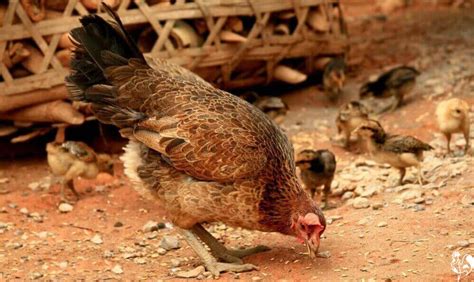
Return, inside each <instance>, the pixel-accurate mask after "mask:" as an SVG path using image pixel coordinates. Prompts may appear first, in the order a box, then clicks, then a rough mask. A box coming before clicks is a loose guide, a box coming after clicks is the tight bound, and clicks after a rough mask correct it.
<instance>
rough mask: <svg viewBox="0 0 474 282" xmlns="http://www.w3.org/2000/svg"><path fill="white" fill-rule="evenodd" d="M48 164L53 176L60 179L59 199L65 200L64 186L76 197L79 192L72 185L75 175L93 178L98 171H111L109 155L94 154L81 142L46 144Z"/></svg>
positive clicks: (111, 163) (111, 161)
mask: <svg viewBox="0 0 474 282" xmlns="http://www.w3.org/2000/svg"><path fill="white" fill-rule="evenodd" d="M46 152H47V153H48V165H49V167H50V168H51V171H52V173H53V174H54V175H55V176H60V177H61V178H62V179H61V199H62V200H66V198H65V195H64V188H65V187H66V186H67V187H68V188H69V189H70V190H71V191H72V192H73V193H74V196H75V197H76V199H78V198H79V194H78V193H77V191H76V189H75V188H74V185H73V180H74V178H76V177H84V178H88V179H92V178H95V177H96V176H97V174H98V173H99V172H108V173H112V170H113V160H112V158H111V157H110V156H109V155H106V154H96V153H95V152H94V150H93V149H92V148H90V147H89V146H87V145H86V144H85V143H83V142H78V141H67V142H64V143H62V144H58V143H55V142H51V143H48V144H47V145H46Z"/></svg>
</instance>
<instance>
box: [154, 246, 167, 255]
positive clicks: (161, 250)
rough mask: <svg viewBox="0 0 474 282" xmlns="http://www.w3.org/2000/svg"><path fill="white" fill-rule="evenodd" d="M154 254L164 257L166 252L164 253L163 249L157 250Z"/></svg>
mask: <svg viewBox="0 0 474 282" xmlns="http://www.w3.org/2000/svg"><path fill="white" fill-rule="evenodd" d="M156 252H157V253H158V254H159V255H164V254H166V252H167V251H166V250H165V249H163V248H158V249H157V250H156Z"/></svg>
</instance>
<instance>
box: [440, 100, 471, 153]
mask: <svg viewBox="0 0 474 282" xmlns="http://www.w3.org/2000/svg"><path fill="white" fill-rule="evenodd" d="M436 119H437V121H438V127H439V130H440V131H441V132H442V133H443V134H444V136H446V140H447V149H448V154H449V153H451V148H450V143H451V135H452V134H453V133H462V134H463V135H464V139H465V140H466V145H465V147H464V152H465V153H466V154H467V153H468V151H469V149H470V144H469V132H470V121H469V104H468V103H467V102H466V101H464V100H461V99H458V98H452V99H449V100H445V101H442V102H440V103H439V104H438V106H437V107H436Z"/></svg>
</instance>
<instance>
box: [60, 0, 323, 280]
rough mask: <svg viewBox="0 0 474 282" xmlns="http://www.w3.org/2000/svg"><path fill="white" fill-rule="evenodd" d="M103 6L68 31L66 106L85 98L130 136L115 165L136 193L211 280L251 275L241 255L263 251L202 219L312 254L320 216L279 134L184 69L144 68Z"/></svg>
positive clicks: (320, 226)
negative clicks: (176, 231)
mask: <svg viewBox="0 0 474 282" xmlns="http://www.w3.org/2000/svg"><path fill="white" fill-rule="evenodd" d="M104 8H105V10H106V11H107V12H108V13H109V15H110V16H111V17H112V18H113V21H112V22H107V21H105V20H104V19H102V18H101V17H99V16H97V15H90V16H85V17H83V18H82V19H81V24H82V27H80V28H76V29H74V30H73V31H72V32H71V36H72V38H73V39H74V41H75V42H76V44H77V49H76V51H75V55H74V58H73V60H72V64H71V66H72V70H73V72H72V75H70V76H69V77H68V78H67V85H68V87H69V90H70V97H71V98H72V99H73V100H81V101H88V102H91V103H92V108H93V111H94V113H95V115H96V116H97V118H98V119H99V120H100V121H101V122H103V123H109V124H114V125H116V126H118V127H119V128H121V132H122V134H123V135H124V136H126V137H128V138H129V139H130V143H129V144H128V145H127V147H126V148H125V151H126V153H125V154H124V156H123V158H122V159H123V161H124V166H125V173H126V174H127V176H128V177H129V178H130V179H131V180H132V181H133V182H134V183H135V186H136V187H137V190H138V191H140V192H141V193H142V194H144V195H148V196H150V197H151V198H152V199H154V200H158V201H159V202H160V203H161V205H162V206H163V207H164V208H165V209H166V211H167V212H168V215H169V218H170V219H171V221H172V222H173V223H174V224H175V225H177V226H178V227H181V228H182V230H181V231H182V233H183V235H184V238H185V239H186V241H187V242H188V244H189V245H190V246H191V247H192V248H193V249H194V251H195V252H196V253H197V254H198V255H199V256H200V258H201V259H202V260H203V262H204V265H205V266H206V268H207V269H208V270H209V271H210V272H212V273H213V274H214V275H215V276H218V275H219V273H220V272H224V271H234V272H238V271H247V270H251V269H254V266H253V265H250V264H242V260H241V258H242V257H243V256H245V255H248V254H252V253H255V252H258V251H262V250H266V248H264V247H261V246H260V247H257V248H253V249H248V250H229V249H227V248H225V247H224V246H223V245H221V244H220V243H219V242H218V241H217V240H216V239H215V238H214V237H212V235H211V234H210V233H208V232H207V231H206V230H205V229H204V228H203V227H202V226H201V223H204V222H214V221H220V222H224V223H226V224H229V225H232V226H239V227H243V228H247V229H256V230H261V231H268V232H280V233H283V234H286V235H292V236H296V237H297V238H299V239H300V240H302V241H304V242H306V243H307V245H308V248H309V250H310V254H313V255H314V253H315V252H316V251H317V249H318V246H319V241H320V236H321V234H322V233H323V232H324V229H325V226H326V223H325V219H324V216H323V214H322V212H321V210H320V209H319V208H318V207H317V206H316V205H315V203H314V202H313V201H312V199H311V198H310V196H309V195H308V194H307V193H305V191H304V190H303V189H302V188H301V187H300V185H299V184H298V181H297V177H296V172H295V163H294V156H293V149H292V146H291V144H290V142H289V141H288V138H287V137H286V136H285V135H284V134H283V132H282V131H281V130H280V129H279V128H278V127H277V126H276V125H275V124H274V123H273V122H272V121H271V120H270V119H269V118H268V117H267V116H266V115H265V114H263V113H262V112H261V111H260V110H258V109H256V108H255V107H254V106H252V105H250V104H249V103H247V102H245V101H243V100H242V99H240V98H238V97H236V96H233V95H231V94H229V93H227V92H224V91H221V90H219V89H216V88H214V87H213V86H211V85H210V84H209V83H207V82H205V81H204V80H202V79H201V78H199V77H198V76H196V75H195V74H193V73H192V72H190V71H187V70H185V69H183V68H181V67H179V66H177V65H173V64H171V63H168V62H166V61H164V60H156V61H155V62H154V63H153V67H151V66H150V65H149V64H148V63H147V62H146V61H145V59H144V57H143V55H142V54H141V53H140V51H139V50H138V48H137V46H136V45H135V43H134V42H133V41H132V40H131V39H130V37H129V35H128V34H127V32H126V31H125V30H124V28H123V25H122V24H121V22H120V19H119V18H118V16H117V15H116V14H115V13H114V12H113V11H111V10H110V9H109V8H108V7H107V6H105V7H104ZM196 236H197V237H196ZM198 238H199V239H200V241H202V242H203V243H205V244H206V245H207V246H208V247H209V248H210V250H211V253H212V255H211V254H210V253H209V252H208V251H207V249H206V248H205V247H204V245H203V244H202V243H201V242H200V241H199V240H198ZM217 259H218V260H220V261H223V262H218V261H217Z"/></svg>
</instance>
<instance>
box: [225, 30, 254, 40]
mask: <svg viewBox="0 0 474 282" xmlns="http://www.w3.org/2000/svg"><path fill="white" fill-rule="evenodd" d="M219 38H220V39H221V40H222V41H226V42H246V41H247V37H245V36H242V35H240V34H238V33H235V32H232V31H229V30H222V31H221V32H220V33H219Z"/></svg>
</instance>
